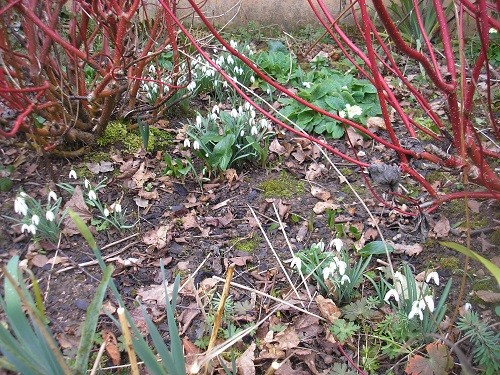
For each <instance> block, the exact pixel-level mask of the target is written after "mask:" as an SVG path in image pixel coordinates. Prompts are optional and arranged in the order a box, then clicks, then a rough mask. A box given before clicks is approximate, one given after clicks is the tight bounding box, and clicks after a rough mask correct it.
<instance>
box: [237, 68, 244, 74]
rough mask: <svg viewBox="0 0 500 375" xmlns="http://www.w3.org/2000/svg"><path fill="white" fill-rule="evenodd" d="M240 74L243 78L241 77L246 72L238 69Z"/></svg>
mask: <svg viewBox="0 0 500 375" xmlns="http://www.w3.org/2000/svg"><path fill="white" fill-rule="evenodd" d="M238 72H239V74H240V76H241V75H243V73H245V71H244V70H243V68H241V67H240V68H238Z"/></svg>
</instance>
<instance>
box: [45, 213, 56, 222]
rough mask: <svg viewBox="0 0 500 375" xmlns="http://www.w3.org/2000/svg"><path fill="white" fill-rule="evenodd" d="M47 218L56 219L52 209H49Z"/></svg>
mask: <svg viewBox="0 0 500 375" xmlns="http://www.w3.org/2000/svg"><path fill="white" fill-rule="evenodd" d="M45 218H46V219H47V221H54V219H55V218H56V217H55V215H54V213H53V212H52V211H47V212H46V213H45Z"/></svg>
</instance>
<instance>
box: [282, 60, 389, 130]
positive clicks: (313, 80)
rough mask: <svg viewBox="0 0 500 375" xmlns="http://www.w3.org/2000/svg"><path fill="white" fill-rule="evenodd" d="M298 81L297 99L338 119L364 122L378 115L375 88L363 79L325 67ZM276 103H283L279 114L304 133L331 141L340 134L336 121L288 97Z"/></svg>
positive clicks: (338, 124)
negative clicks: (329, 138)
mask: <svg viewBox="0 0 500 375" xmlns="http://www.w3.org/2000/svg"><path fill="white" fill-rule="evenodd" d="M308 79H310V81H307V80H308ZM299 80H300V81H301V87H300V88H299V92H298V96H299V97H301V98H303V99H305V100H307V101H309V102H310V103H312V104H314V105H316V106H318V107H320V108H323V109H325V110H327V111H329V112H332V113H335V114H338V115H339V116H340V117H343V118H348V119H351V120H356V121H359V122H361V123H366V120H367V119H368V118H369V117H373V116H378V115H380V114H381V112H380V106H379V104H378V102H377V96H376V89H375V87H374V86H373V85H372V84H370V83H369V82H368V81H366V80H359V79H356V78H354V76H352V75H350V74H343V73H340V72H336V71H334V70H331V69H329V68H325V67H323V68H321V69H320V70H318V71H313V72H311V73H310V74H307V73H306V74H305V75H302V76H300V78H299ZM280 102H281V103H282V104H283V108H282V109H281V111H280V114H281V115H282V116H285V117H286V118H288V119H289V120H290V121H292V122H294V123H295V124H296V125H297V126H298V127H300V128H301V129H303V130H304V131H306V132H308V133H311V132H312V133H316V134H325V135H327V136H328V137H331V138H341V137H342V136H343V135H344V125H342V124H341V123H340V122H339V121H336V120H334V119H331V118H327V117H325V116H323V115H321V114H320V113H317V112H316V111H313V110H312V109H310V108H308V107H306V106H304V105H302V104H300V103H298V102H297V101H295V100H293V99H290V98H283V99H280Z"/></svg>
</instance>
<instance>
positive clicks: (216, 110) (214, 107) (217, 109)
mask: <svg viewBox="0 0 500 375" xmlns="http://www.w3.org/2000/svg"><path fill="white" fill-rule="evenodd" d="M212 113H219V106H218V105H217V104H216V105H214V106H213V107H212Z"/></svg>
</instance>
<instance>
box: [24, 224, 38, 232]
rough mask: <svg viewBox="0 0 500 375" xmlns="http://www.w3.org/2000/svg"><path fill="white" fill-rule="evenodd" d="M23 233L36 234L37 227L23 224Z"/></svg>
mask: <svg viewBox="0 0 500 375" xmlns="http://www.w3.org/2000/svg"><path fill="white" fill-rule="evenodd" d="M21 232H23V233H24V232H28V233H31V234H36V225H34V224H30V225H28V224H23V226H22V227H21Z"/></svg>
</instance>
